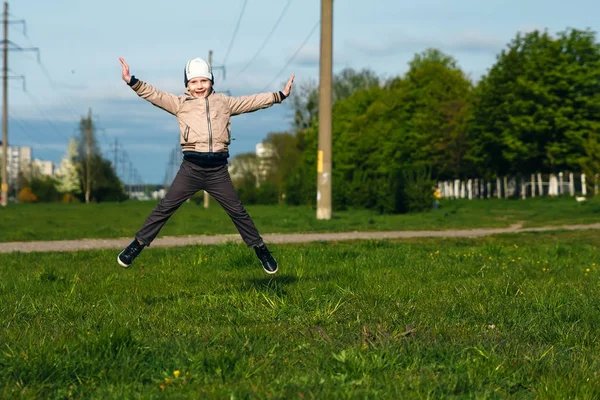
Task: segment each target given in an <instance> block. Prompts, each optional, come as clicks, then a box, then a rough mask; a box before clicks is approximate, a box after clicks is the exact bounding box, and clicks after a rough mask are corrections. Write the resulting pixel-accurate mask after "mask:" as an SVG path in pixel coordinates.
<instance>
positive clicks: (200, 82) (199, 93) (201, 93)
mask: <svg viewBox="0 0 600 400" xmlns="http://www.w3.org/2000/svg"><path fill="white" fill-rule="evenodd" d="M187 89H188V91H189V92H190V94H191V95H192V96H194V97H200V98H202V97H208V95H209V94H210V92H211V91H212V81H211V80H210V79H206V78H202V77H199V78H193V79H190V80H189V81H188V85H187Z"/></svg>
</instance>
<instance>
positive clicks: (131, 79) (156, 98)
mask: <svg viewBox="0 0 600 400" xmlns="http://www.w3.org/2000/svg"><path fill="white" fill-rule="evenodd" d="M119 61H120V62H121V77H122V78H123V80H124V81H125V83H127V85H129V86H130V87H131V88H132V89H133V90H134V91H135V92H136V93H137V95H138V96H140V97H141V98H143V99H145V100H148V101H149V102H150V103H152V104H154V105H155V106H157V107H159V108H162V109H163V110H165V111H167V112H169V113H171V114H177V112H178V111H179V107H180V102H179V97H178V96H175V95H174V94H171V93H167V92H163V91H162V90H158V89H155V88H154V87H152V85H150V84H148V83H146V82H142V81H140V80H139V79H137V78H136V77H135V76H133V75H131V73H130V72H129V65H128V64H127V62H125V60H124V59H123V57H119Z"/></svg>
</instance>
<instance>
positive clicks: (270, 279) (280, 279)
mask: <svg viewBox="0 0 600 400" xmlns="http://www.w3.org/2000/svg"><path fill="white" fill-rule="evenodd" d="M297 281H298V278H297V277H295V276H293V275H288V274H279V275H275V276H266V277H264V278H252V279H248V280H246V281H245V282H244V283H243V284H242V288H243V289H244V290H248V289H254V290H256V291H257V292H268V293H275V294H277V295H278V296H285V295H287V291H286V290H285V287H286V286H290V285H293V284H295V283H296V282H297Z"/></svg>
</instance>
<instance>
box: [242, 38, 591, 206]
mask: <svg viewBox="0 0 600 400" xmlns="http://www.w3.org/2000/svg"><path fill="white" fill-rule="evenodd" d="M333 94H334V99H333V100H334V105H333V131H332V175H333V176H332V182H333V183H332V185H333V188H332V189H333V191H332V194H333V206H334V209H343V208H347V207H358V208H372V209H378V210H380V211H382V212H404V211H410V210H412V209H419V208H427V206H428V205H429V204H430V203H429V202H430V201H431V196H432V194H433V190H432V185H433V182H434V181H437V180H444V179H468V178H474V177H480V178H485V179H492V178H495V177H496V176H504V175H508V174H515V175H518V174H531V173H537V172H540V173H557V172H559V171H581V172H584V173H586V175H588V176H594V175H595V174H596V173H599V172H600V144H599V142H600V138H599V127H600V45H599V44H598V42H597V40H596V34H595V32H592V31H590V30H578V29H568V30H565V31H562V32H559V33H557V34H556V35H551V34H550V33H548V32H547V31H539V30H538V31H533V32H530V33H526V34H523V33H519V34H517V35H516V37H515V38H514V39H513V40H512V41H511V42H510V43H508V44H507V46H506V48H504V49H503V50H502V51H501V52H500V54H498V55H497V58H496V62H495V63H494V65H492V66H491V68H489V70H488V71H487V73H486V74H485V75H484V76H482V77H481V78H480V79H479V80H478V81H477V82H474V80H473V79H471V78H470V77H469V76H468V75H467V74H466V73H465V72H464V71H463V70H462V69H461V68H460V67H459V66H458V64H457V62H456V60H455V59H454V58H453V57H452V56H450V55H448V54H445V53H443V52H442V51H440V50H438V49H427V50H425V51H423V52H422V53H420V54H416V55H415V56H414V58H413V59H412V60H411V61H410V63H409V68H408V71H407V72H406V73H405V74H404V75H403V76H397V77H394V78H392V79H388V80H385V81H384V80H382V79H380V78H379V77H377V75H376V74H374V73H373V72H372V71H370V70H368V69H366V70H362V71H355V70H352V69H345V70H343V71H341V72H340V73H339V74H337V75H336V76H335V77H334V82H333ZM291 100H292V101H291V104H292V108H293V112H294V113H293V122H292V127H291V128H290V131H289V132H279V133H271V134H269V135H268V136H267V138H266V139H265V141H264V144H265V145H266V146H269V147H270V148H271V149H272V155H271V156H270V157H268V159H266V160H255V161H254V162H255V164H254V169H253V168H249V167H248V165H252V163H251V161H252V159H253V158H254V159H256V157H255V156H254V157H253V156H252V155H251V154H244V155H240V156H237V157H236V158H235V159H234V160H233V162H232V169H233V172H235V174H234V176H236V184H237V186H238V188H239V192H240V196H241V197H242V200H244V201H246V202H248V203H252V202H263V203H265V202H266V203H273V202H285V203H288V204H307V205H314V204H315V202H316V176H317V174H316V157H317V143H318V87H317V85H316V83H314V82H312V83H308V84H305V85H303V86H301V87H300V89H299V90H297V91H296V93H295V94H294V95H293V97H292V99H291ZM242 160H243V161H244V162H243V163H241V162H240V161H242ZM259 161H260V162H261V163H263V164H265V163H266V166H267V167H269V168H268V173H267V174H266V175H265V176H264V177H262V178H261V177H260V176H259V175H258V174H256V167H257V165H258V162H259ZM249 162H250V164H249ZM241 164H245V165H246V167H245V168H240V165H241Z"/></svg>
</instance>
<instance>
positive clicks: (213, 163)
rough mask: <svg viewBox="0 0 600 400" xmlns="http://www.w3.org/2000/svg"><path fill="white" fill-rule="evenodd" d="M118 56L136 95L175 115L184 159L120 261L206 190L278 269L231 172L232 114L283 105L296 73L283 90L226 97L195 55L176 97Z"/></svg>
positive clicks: (125, 262)
mask: <svg viewBox="0 0 600 400" xmlns="http://www.w3.org/2000/svg"><path fill="white" fill-rule="evenodd" d="M119 60H120V61H121V68H122V77H123V80H124V81H125V82H126V83H127V84H128V85H129V86H130V87H131V88H132V89H133V91H134V92H136V93H137V95H138V96H140V97H141V98H143V99H145V100H147V101H149V102H150V103H152V104H153V105H155V106H157V107H159V108H162V109H163V110H165V111H167V112H168V113H170V114H173V115H175V116H176V117H177V122H178V123H179V138H180V143H181V149H182V151H183V162H182V163H181V166H180V168H179V171H178V172H177V175H176V176H175V179H174V180H173V183H172V184H171V187H170V188H169V190H168V192H167V194H166V195H165V197H164V198H163V199H162V200H161V201H160V203H159V204H158V205H157V206H156V208H155V209H154V210H153V211H152V212H151V213H150V215H149V216H148V218H147V219H146V222H145V223H144V225H143V226H142V227H141V228H140V230H139V231H138V232H137V233H136V234H135V238H134V240H133V241H132V242H131V243H130V244H129V246H127V247H126V248H125V249H124V250H123V251H122V252H121V253H120V254H119V256H118V257H117V261H118V263H119V265H121V266H122V267H125V268H127V267H129V266H130V265H131V263H132V262H133V260H134V259H135V258H136V257H137V256H138V255H139V254H140V252H141V251H142V250H143V249H144V247H146V246H150V243H152V241H153V240H154V238H155V237H156V235H158V232H159V231H160V229H161V228H162V227H163V225H164V224H165V223H166V222H167V220H168V219H169V218H170V217H171V216H172V215H173V213H175V211H176V210H177V209H178V208H179V206H181V204H183V202H185V201H186V200H187V199H189V198H190V197H192V196H193V195H194V194H195V193H196V192H198V191H200V190H205V191H206V192H208V193H209V194H210V195H211V196H212V197H213V198H214V199H215V200H216V201H217V202H218V203H219V204H220V205H221V207H223V209H224V210H225V212H227V214H228V215H229V217H230V218H231V219H232V221H233V223H234V224H235V227H236V228H237V230H238V232H239V233H240V235H241V236H242V239H243V240H244V242H245V243H246V245H247V246H248V247H251V248H253V249H254V251H255V252H256V255H257V257H258V259H259V260H260V262H261V263H262V266H263V268H264V270H265V272H267V273H268V274H274V273H276V272H277V261H275V259H274V258H273V256H272V255H271V253H270V251H269V249H268V248H267V246H266V245H265V243H264V242H263V240H262V238H261V236H260V235H259V233H258V230H257V229H256V227H255V226H254V222H252V219H251V218H250V216H249V215H248V213H247V212H246V210H245V209H244V206H243V205H242V203H241V201H240V200H239V198H238V196H237V194H236V193H235V189H234V187H233V183H232V182H231V177H230V176H229V171H228V169H227V159H228V158H229V150H228V146H229V143H230V141H231V121H230V117H232V116H234V115H238V114H243V113H248V112H252V111H256V110H260V109H262V108H267V107H271V106H272V105H273V104H276V103H281V102H282V101H283V100H284V99H285V98H286V97H288V96H289V95H290V91H291V90H292V83H293V82H294V75H292V76H291V77H290V79H289V81H288V83H287V84H286V85H285V89H283V91H280V92H275V93H260V94H255V95H250V96H242V97H230V96H226V95H224V94H221V93H216V92H215V91H214V89H213V85H214V77H213V74H212V70H211V66H210V65H209V64H208V63H207V62H206V61H204V60H203V59H201V58H194V59H192V60H189V61H188V62H187V63H186V65H185V70H184V75H183V77H184V85H185V87H186V89H187V90H186V92H185V94H183V95H179V96H177V95H174V94H170V93H166V92H163V91H160V90H157V89H155V88H154V87H152V86H151V85H149V84H148V83H146V82H143V81H141V80H139V79H137V78H136V77H135V76H132V75H130V73H129V66H128V65H127V63H126V62H125V60H124V59H123V58H119Z"/></svg>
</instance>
